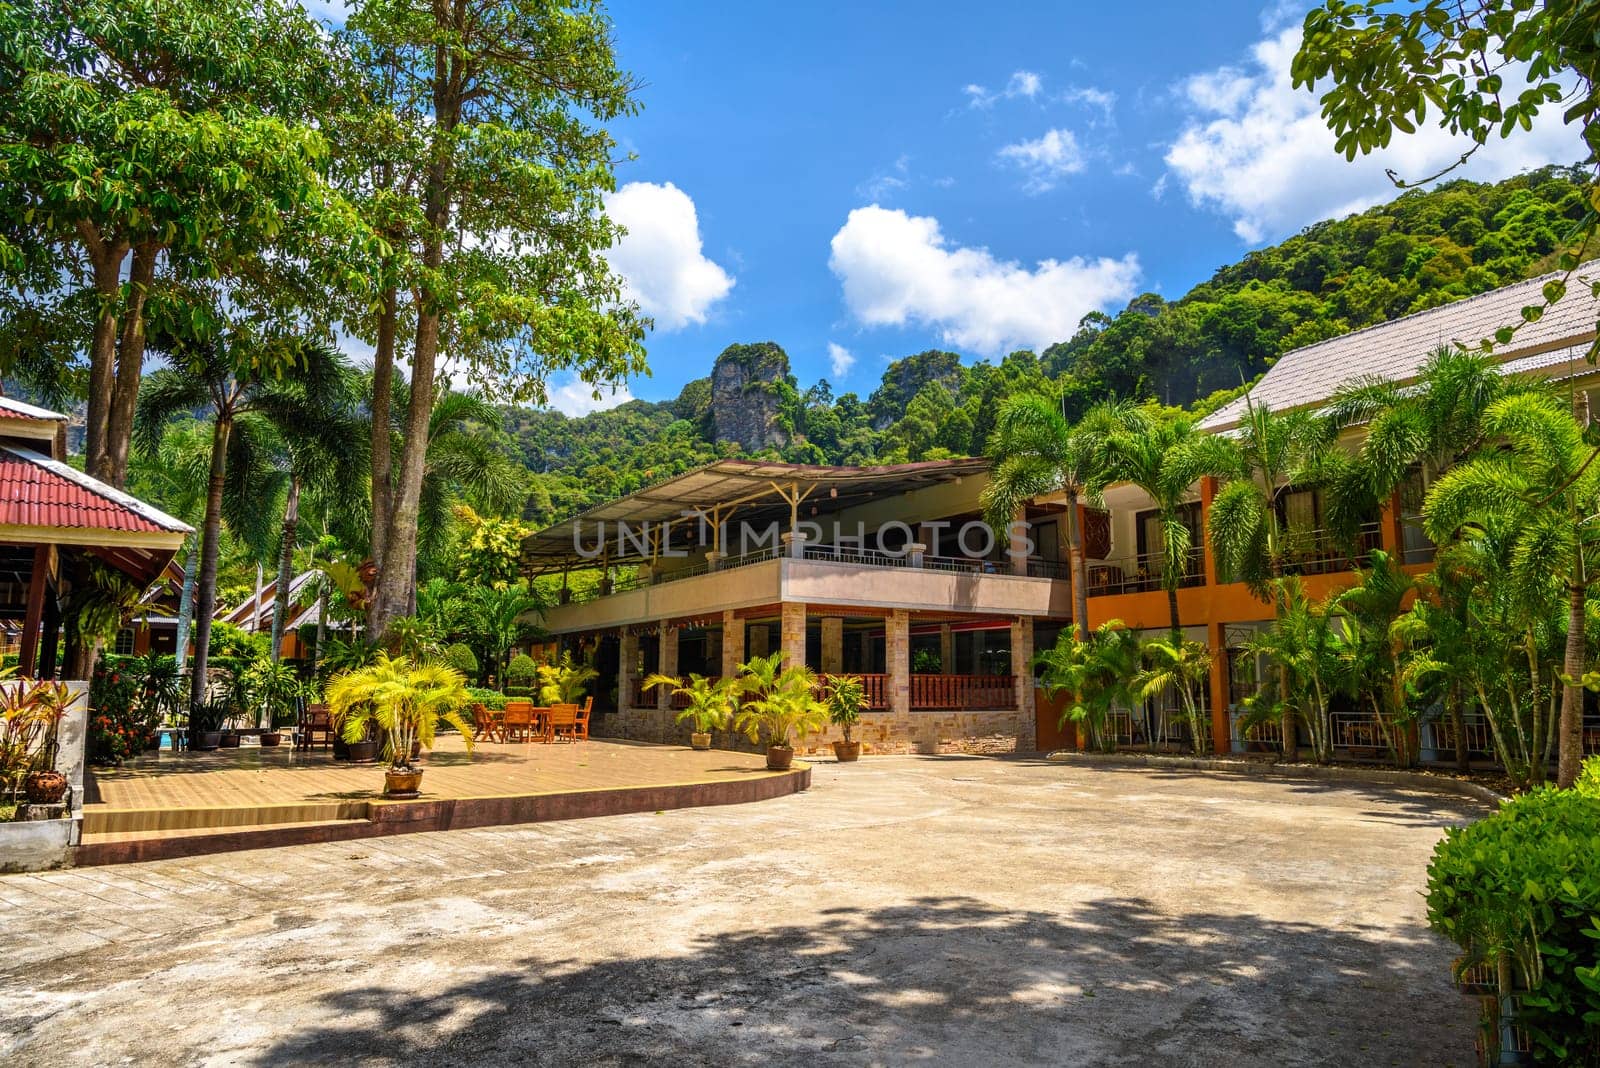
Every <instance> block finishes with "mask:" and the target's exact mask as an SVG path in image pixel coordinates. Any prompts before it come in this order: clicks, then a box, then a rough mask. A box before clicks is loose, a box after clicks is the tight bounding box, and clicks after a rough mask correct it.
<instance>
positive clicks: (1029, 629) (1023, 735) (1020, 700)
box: [1011, 616, 1039, 753]
mask: <svg viewBox="0 0 1600 1068" xmlns="http://www.w3.org/2000/svg"><path fill="white" fill-rule="evenodd" d="M1011 674H1012V675H1013V676H1015V682H1014V685H1015V686H1016V689H1017V752H1019V753H1032V752H1034V751H1035V750H1036V749H1038V748H1039V742H1038V733H1039V732H1038V722H1037V720H1036V719H1035V718H1034V710H1033V701H1034V692H1033V620H1032V619H1030V618H1029V617H1027V616H1018V617H1017V618H1016V619H1013V620H1012V621H1011Z"/></svg>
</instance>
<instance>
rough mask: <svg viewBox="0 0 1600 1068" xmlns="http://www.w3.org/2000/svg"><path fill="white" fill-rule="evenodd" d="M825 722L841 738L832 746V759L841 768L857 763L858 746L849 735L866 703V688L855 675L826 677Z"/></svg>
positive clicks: (859, 718) (859, 755)
mask: <svg viewBox="0 0 1600 1068" xmlns="http://www.w3.org/2000/svg"><path fill="white" fill-rule="evenodd" d="M827 683H828V699H827V702H826V704H827V707H828V721H829V722H830V723H832V724H833V725H834V726H835V727H838V728H839V733H841V734H843V735H844V738H843V739H842V740H841V741H837V742H834V743H833V755H834V757H835V759H837V760H838V761H839V763H841V764H848V763H850V762H852V761H855V760H860V759H861V743H860V742H858V741H856V740H855V739H853V738H851V737H850V732H851V731H852V730H854V729H855V725H856V724H857V723H859V722H860V721H861V709H862V707H863V706H864V705H865V704H866V703H867V688H866V686H865V685H864V684H863V683H862V681H861V679H860V678H859V677H857V676H855V675H829V676H828V678H827Z"/></svg>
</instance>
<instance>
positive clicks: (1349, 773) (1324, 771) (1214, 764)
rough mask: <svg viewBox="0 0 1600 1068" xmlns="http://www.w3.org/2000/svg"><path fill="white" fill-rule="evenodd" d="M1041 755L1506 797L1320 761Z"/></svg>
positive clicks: (1492, 802)
mask: <svg viewBox="0 0 1600 1068" xmlns="http://www.w3.org/2000/svg"><path fill="white" fill-rule="evenodd" d="M1045 759H1046V760H1048V761H1050V762H1051V763H1054V764H1084V765H1090V766H1093V765H1096V764H1101V765H1108V766H1111V767H1119V766H1120V767H1146V768H1174V769H1179V770H1185V771H1222V772H1228V773H1231V774H1234V775H1247V776H1248V775H1253V776H1256V777H1259V778H1266V779H1299V780H1301V781H1306V780H1312V781H1317V782H1344V783H1352V784H1362V785H1369V786H1374V785H1375V786H1407V787H1411V788H1413V789H1418V790H1433V791H1435V792H1438V793H1447V794H1456V795H1458V796H1461V797H1466V798H1469V799H1471V800H1473V801H1479V802H1482V803H1483V804H1485V805H1489V806H1491V807H1493V808H1498V807H1500V805H1501V804H1503V803H1504V802H1505V801H1506V800H1507V798H1506V796H1505V795H1504V794H1501V793H1499V792H1498V791H1495V790H1491V789H1489V788H1488V787H1487V786H1484V785H1482V784H1481V783H1475V782H1468V781H1465V780H1462V779H1452V778H1448V777H1446V776H1443V775H1427V774H1424V773H1422V772H1417V771H1398V770H1391V769H1386V768H1346V767H1332V766H1324V765H1320V764H1289V765H1282V764H1268V763H1266V762H1264V761H1257V760H1222V759H1215V758H1210V757H1185V756H1169V755H1165V754H1161V753H1080V752H1078V751H1076V750H1072V749H1057V750H1054V751H1053V752H1050V753H1047V754H1046V755H1045Z"/></svg>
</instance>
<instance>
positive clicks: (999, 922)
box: [256, 898, 1474, 1068]
mask: <svg viewBox="0 0 1600 1068" xmlns="http://www.w3.org/2000/svg"><path fill="white" fill-rule="evenodd" d="M783 909H784V903H783V901H782V900H778V899H775V900H774V901H773V902H772V914H773V923H772V924H771V925H770V926H768V927H765V928H762V929H755V930H740V931H732V932H726V933H719V934H708V935H705V936H704V937H702V938H699V939H697V940H695V941H693V942H692V943H691V944H690V945H688V946H687V947H686V948H685V949H684V950H683V951H682V952H673V951H671V950H670V949H667V948H664V947H660V946H651V945H647V944H640V945H638V946H637V947H636V948H634V949H631V950H627V951H624V955H622V956H620V957H616V958H614V959H606V960H580V959H575V958H571V957H565V958H564V957H562V956H560V955H559V954H557V953H550V954H540V955H533V956H528V957H526V958H524V959H521V960H516V961H504V962H493V963H487V962H486V963H485V965H484V966H483V967H482V969H481V973H480V974H478V975H476V976H475V977H472V978H468V979H464V980H459V981H456V982H454V983H452V984H450V985H445V986H442V987H441V986H433V985H431V984H430V982H429V980H428V979H427V978H426V977H425V974H424V973H422V972H421V971H417V972H412V974H411V975H410V976H409V977H408V971H410V970H411V969H423V968H426V967H427V961H428V957H429V949H428V944H427V943H423V944H419V945H417V946H416V947H415V949H416V952H415V954H414V955H411V956H397V957H395V958H394V959H393V960H392V969H385V971H386V973H387V976H388V978H386V979H385V980H379V981H375V982H372V983H371V984H370V985H366V986H362V987H358V988H353V989H348V990H344V991H340V992H337V993H333V994H330V995H327V996H325V997H322V998H319V999H315V1000H308V1001H307V1003H306V1004H305V1005H304V1007H303V1008H304V1011H303V1012H302V1013H299V1014H297V1016H296V1017H295V1018H292V1019H289V1020H286V1021H284V1025H285V1029H284V1030H283V1031H282V1032H281V1033H280V1035H279V1038H278V1040H277V1042H276V1043H275V1044H274V1045H272V1046H271V1047H270V1048H267V1049H264V1050H262V1051H261V1052H260V1053H259V1055H258V1058H257V1061H256V1063H258V1064H262V1065H270V1066H281V1065H303V1064H326V1063H341V1064H401V1063H427V1064H463V1065H465V1064H474V1065H476V1064H509V1063H527V1064H608V1065H625V1064H626V1065H632V1064H641V1065H642V1064H671V1065H698V1064H705V1065H724V1064H733V1063H802V1062H803V1063H805V1064H808V1065H812V1064H820V1065H832V1064H883V1063H889V1064H903V1063H910V1062H918V1063H929V1064H961V1065H966V1064H990V1065H992V1064H1006V1063H1025V1064H1029V1063H1031V1064H1073V1065H1140V1066H1143V1065H1197V1066H1198V1065H1205V1066H1208V1068H1210V1066H1215V1065H1227V1066H1229V1068H1241V1066H1246V1065H1274V1066H1276V1065H1322V1064H1363V1065H1389V1064H1397V1065H1420V1064H1431V1065H1443V1064H1456V1065H1462V1066H1464V1065H1466V1064H1469V1063H1471V1058H1472V1028H1473V1021H1474V1010H1473V1008H1472V1007H1471V1004H1470V1003H1469V1002H1468V1001H1467V999H1464V998H1461V997H1459V996H1458V995H1456V993H1455V991H1454V989H1453V988H1452V986H1451V985H1450V980H1449V971H1448V968H1449V960H1450V957H1451V953H1450V952H1449V950H1448V947H1446V946H1445V945H1444V944H1443V943H1442V942H1440V941H1438V940H1436V939H1434V938H1433V937H1432V936H1431V935H1429V934H1428V933H1427V932H1426V931H1424V930H1421V929H1419V928H1416V927H1409V928H1403V929H1400V930H1398V931H1396V930H1388V931H1384V930H1377V929H1372V928H1359V927H1358V928H1353V929H1352V928H1348V927H1347V928H1343V929H1338V928H1331V927H1325V926H1320V925H1318V924H1317V923H1315V922H1275V921H1269V920H1263V919H1261V918H1259V917H1253V916H1235V915H1225V914H1220V913H1216V912H1205V911H1194V912H1186V913H1181V914H1177V915H1171V914H1166V913H1162V912H1158V911H1156V910H1155V909H1154V908H1152V907H1151V906H1150V904H1149V903H1148V902H1145V901H1142V900H1139V899H1102V900H1097V901H1093V902H1090V903H1087V904H1085V905H1083V906H1081V907H1078V908H1076V909H1075V910H1073V911H1071V912H1070V913H1067V914H1063V915H1056V914H1052V913H1048V912H1043V911H1033V910H1030V911H1013V910H1003V909H998V908H994V907H991V906H989V905H986V904H984V903H982V902H979V901H975V900H971V899H959V898H957V899H952V898H927V899H923V900H918V901H915V902H912V903H910V904H905V905H893V906H883V907H878V908H867V909H856V908H839V909H833V910H830V911H828V912H826V913H825V914H824V915H823V917H822V918H821V919H820V920H819V921H817V922H814V923H806V924H794V923H789V924H784V923H781V922H780V920H781V918H782V916H783ZM592 922H593V923H595V924H597V925H600V924H605V923H606V922H607V918H606V916H605V915H604V914H603V913H597V914H595V915H594V916H593V918H592ZM554 938H559V933H556V934H555V935H554ZM426 974H432V972H431V971H430V972H428V973H426Z"/></svg>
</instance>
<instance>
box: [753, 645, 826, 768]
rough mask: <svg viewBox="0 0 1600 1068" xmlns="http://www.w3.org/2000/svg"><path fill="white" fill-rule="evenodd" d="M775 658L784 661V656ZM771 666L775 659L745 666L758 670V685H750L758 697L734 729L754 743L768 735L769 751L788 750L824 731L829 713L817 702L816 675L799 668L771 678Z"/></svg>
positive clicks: (806, 669)
mask: <svg viewBox="0 0 1600 1068" xmlns="http://www.w3.org/2000/svg"><path fill="white" fill-rule="evenodd" d="M775 655H776V656H777V657H778V658H780V659H781V657H782V655H783V654H782V653H778V654H775ZM772 662H773V658H772V657H758V658H756V659H754V660H752V661H751V662H750V664H749V665H746V666H747V667H748V666H751V665H754V666H755V668H756V670H755V672H754V673H753V674H754V676H755V679H756V681H754V682H753V683H751V684H748V685H747V688H750V689H753V690H754V692H755V694H756V696H755V697H754V698H753V699H752V700H750V701H748V702H746V703H745V704H744V705H742V706H740V707H739V709H738V711H737V712H736V713H735V715H734V721H733V725H734V729H735V730H739V731H743V732H744V734H745V736H746V737H748V738H749V739H750V740H751V741H752V742H754V741H758V740H759V739H760V738H761V736H762V734H765V735H766V736H767V745H768V747H769V748H776V749H785V748H788V747H790V746H791V745H792V743H793V741H794V740H795V738H797V737H798V738H804V737H805V736H806V735H808V734H811V733H813V732H815V731H818V730H821V729H822V728H823V727H824V726H825V725H826V724H827V722H828V712H827V707H826V706H825V705H824V704H823V703H822V702H821V701H820V700H818V698H817V676H816V673H815V672H814V671H812V670H811V669H810V668H809V667H806V666H805V665H804V664H796V665H794V666H793V667H787V668H784V669H783V670H782V671H781V672H779V673H778V674H777V675H775V676H769V673H768V671H767V668H768V667H770V666H771V665H772ZM769 759H770V758H769Z"/></svg>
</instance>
